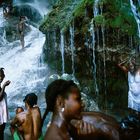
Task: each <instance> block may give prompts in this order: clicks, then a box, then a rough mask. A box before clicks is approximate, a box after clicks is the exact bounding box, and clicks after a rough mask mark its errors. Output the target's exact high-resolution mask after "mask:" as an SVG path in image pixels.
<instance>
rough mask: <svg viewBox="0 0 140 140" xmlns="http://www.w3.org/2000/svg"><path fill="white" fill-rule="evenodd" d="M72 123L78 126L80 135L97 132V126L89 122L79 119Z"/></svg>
mask: <svg viewBox="0 0 140 140" xmlns="http://www.w3.org/2000/svg"><path fill="white" fill-rule="evenodd" d="M72 124H73V125H74V126H75V127H76V129H77V133H78V134H79V135H87V134H90V133H92V132H95V127H94V126H93V125H92V124H90V123H88V122H85V121H82V120H78V121H75V123H72Z"/></svg>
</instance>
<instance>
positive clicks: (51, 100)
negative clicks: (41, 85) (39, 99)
mask: <svg viewBox="0 0 140 140" xmlns="http://www.w3.org/2000/svg"><path fill="white" fill-rule="evenodd" d="M72 87H76V88H78V86H77V85H76V84H75V83H74V82H73V81H72V80H69V81H66V80H63V79H58V80H55V81H53V82H52V83H51V84H50V85H48V87H47V89H46V92H45V99H46V104H47V108H46V111H45V113H44V116H43V121H44V120H45V118H46V115H47V114H48V112H53V111H54V107H55V102H56V99H57V97H58V96H62V97H63V98H64V99H67V98H68V96H69V94H70V91H71V88H72Z"/></svg>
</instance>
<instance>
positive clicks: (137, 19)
mask: <svg viewBox="0 0 140 140" xmlns="http://www.w3.org/2000/svg"><path fill="white" fill-rule="evenodd" d="M138 4H139V5H140V2H139V1H138ZM130 5H131V10H132V13H133V15H134V18H135V20H136V23H137V26H138V37H139V38H140V15H139V13H138V12H137V8H136V6H135V5H134V3H133V1H132V0H130ZM138 50H139V51H140V46H139V49H138Z"/></svg>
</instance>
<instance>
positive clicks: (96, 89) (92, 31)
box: [90, 0, 99, 94]
mask: <svg viewBox="0 0 140 140" xmlns="http://www.w3.org/2000/svg"><path fill="white" fill-rule="evenodd" d="M98 14H99V10H98V0H96V1H95V3H94V6H93V15H94V17H96V16H97V15H98ZM90 28H91V29H90V31H91V35H92V51H93V54H92V55H93V78H94V86H95V93H96V94H98V86H97V79H96V62H95V60H96V58H95V30H94V23H91V27H90Z"/></svg>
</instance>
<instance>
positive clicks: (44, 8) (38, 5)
mask: <svg viewBox="0 0 140 140" xmlns="http://www.w3.org/2000/svg"><path fill="white" fill-rule="evenodd" d="M13 5H14V6H15V5H19V6H20V5H22V6H23V5H30V6H31V7H34V8H35V9H36V10H37V11H38V12H39V13H40V15H41V16H42V18H43V17H44V15H46V13H48V3H47V1H46V0H42V1H39V0H32V1H31V0H26V1H24V0H14V1H13Z"/></svg>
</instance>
